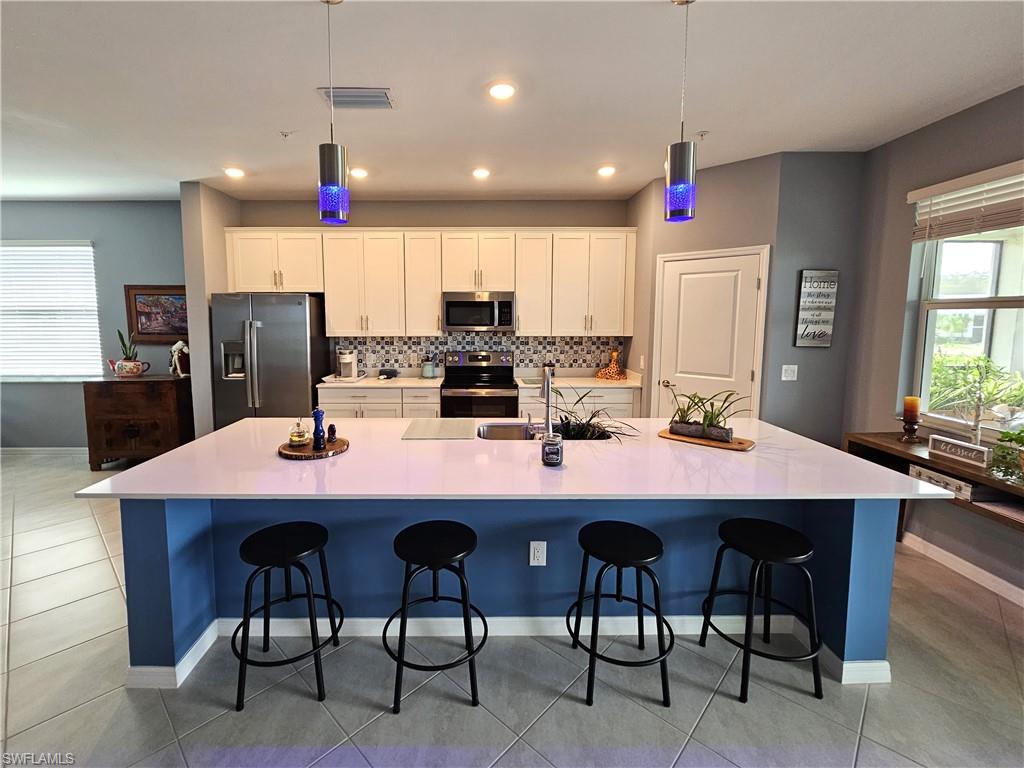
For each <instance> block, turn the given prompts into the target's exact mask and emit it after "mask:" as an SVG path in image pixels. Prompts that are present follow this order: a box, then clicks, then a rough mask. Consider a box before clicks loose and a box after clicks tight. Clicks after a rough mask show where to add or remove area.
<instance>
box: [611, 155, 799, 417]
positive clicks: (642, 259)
mask: <svg viewBox="0 0 1024 768" xmlns="http://www.w3.org/2000/svg"><path fill="white" fill-rule="evenodd" d="M781 165H782V163H781V156H780V155H768V156H765V157H758V158H755V159H753V160H744V161H742V162H739V163H730V164H728V165H719V166H716V167H714V168H708V169H706V170H703V171H700V172H699V174H698V188H697V216H696V218H694V219H693V221H688V222H686V223H682V224H670V223H666V222H665V221H664V214H663V206H664V196H663V195H664V193H663V189H664V181H663V180H662V179H655V180H654V181H652V182H651V183H650V184H648V185H647V186H646V187H644V188H643V189H642V190H640V191H639V192H638V193H637V194H636V195H634V196H633V197H632V198H630V200H629V205H628V208H627V215H626V223H627V224H628V225H630V226H636V227H639V228H640V229H639V232H638V233H637V255H636V308H635V313H634V321H633V340H632V343H631V344H630V346H629V350H628V363H629V367H630V368H632V369H634V370H640V355H643V356H644V364H645V366H646V367H648V368H649V366H650V361H651V354H652V350H653V346H654V340H653V338H652V334H651V329H652V323H653V314H654V288H655V259H656V258H657V256H658V254H662V253H685V252H687V251H699V250H711V249H716V248H734V247H740V246H747V245H765V244H767V245H774V244H775V232H776V227H777V224H778V208H779V175H780V171H781ZM773 258H774V254H773ZM644 373H645V374H649V375H647V376H645V379H650V378H651V376H653V375H654V373H653V372H651V371H648V370H644ZM650 403H651V388H650V386H648V385H647V382H646V381H645V386H644V392H643V405H642V408H643V410H642V411H641V413H644V414H647V413H649V412H650V411H649V408H650Z"/></svg>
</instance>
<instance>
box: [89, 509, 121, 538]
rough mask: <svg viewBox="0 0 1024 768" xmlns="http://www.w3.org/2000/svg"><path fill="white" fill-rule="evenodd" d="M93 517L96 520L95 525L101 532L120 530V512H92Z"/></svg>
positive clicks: (117, 510)
mask: <svg viewBox="0 0 1024 768" xmlns="http://www.w3.org/2000/svg"><path fill="white" fill-rule="evenodd" d="M93 516H94V517H95V518H96V525H97V526H99V529H100V531H101V532H103V533H110V532H112V531H120V530H121V510H119V509H104V510H100V511H99V512H94V513H93Z"/></svg>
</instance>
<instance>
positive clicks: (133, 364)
mask: <svg viewBox="0 0 1024 768" xmlns="http://www.w3.org/2000/svg"><path fill="white" fill-rule="evenodd" d="M107 365H109V366H110V370H112V371H113V372H114V375H115V376H118V377H119V378H122V379H130V378H132V377H135V376H141V375H142V374H144V373H145V372H146V371H148V370H149V363H146V362H141V361H139V360H118V361H116V362H115V361H114V360H107Z"/></svg>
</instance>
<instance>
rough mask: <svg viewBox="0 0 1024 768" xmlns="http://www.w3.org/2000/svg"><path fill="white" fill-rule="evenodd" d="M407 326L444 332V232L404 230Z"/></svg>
mask: <svg viewBox="0 0 1024 768" xmlns="http://www.w3.org/2000/svg"><path fill="white" fill-rule="evenodd" d="M405 328H406V331H405V332H406V333H407V334H408V335H409V336H440V335H441V233H440V232H406V233H405Z"/></svg>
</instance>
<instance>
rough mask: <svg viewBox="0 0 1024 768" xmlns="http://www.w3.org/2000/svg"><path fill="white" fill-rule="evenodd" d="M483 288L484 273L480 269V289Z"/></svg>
mask: <svg viewBox="0 0 1024 768" xmlns="http://www.w3.org/2000/svg"><path fill="white" fill-rule="evenodd" d="M483 287H484V271H483V270H482V269H481V270H480V288H481V290H482V289H483Z"/></svg>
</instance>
